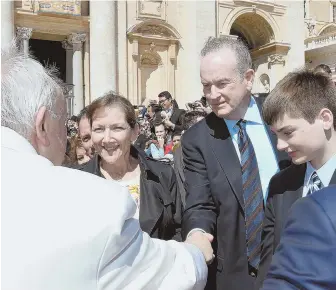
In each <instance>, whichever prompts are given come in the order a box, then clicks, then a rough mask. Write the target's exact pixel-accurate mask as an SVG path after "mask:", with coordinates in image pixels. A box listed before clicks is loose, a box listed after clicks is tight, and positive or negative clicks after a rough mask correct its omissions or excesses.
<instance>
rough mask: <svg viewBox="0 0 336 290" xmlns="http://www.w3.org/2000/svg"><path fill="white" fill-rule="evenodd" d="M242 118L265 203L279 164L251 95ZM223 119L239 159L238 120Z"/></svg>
mask: <svg viewBox="0 0 336 290" xmlns="http://www.w3.org/2000/svg"><path fill="white" fill-rule="evenodd" d="M244 120H245V121H246V131H247V134H248V136H249V137H250V140H251V142H252V144H253V148H254V151H255V154H256V158H257V162H258V167H259V174H260V181H261V186H262V191H263V195H264V201H265V203H266V200H267V195H268V186H269V182H270V180H271V178H272V176H273V175H274V174H276V173H277V172H278V171H279V166H278V163H277V159H276V156H275V152H274V149H273V146H272V143H271V140H270V138H269V136H268V134H267V131H266V128H265V124H264V122H263V120H262V118H261V114H260V112H259V108H258V105H257V103H256V102H255V100H254V98H253V97H251V101H250V104H249V106H248V108H247V111H246V113H245V116H244ZM224 121H225V123H226V125H227V127H228V130H229V132H230V135H231V138H232V141H233V145H234V147H235V149H236V152H237V155H238V158H239V161H241V156H240V151H239V147H238V139H237V138H238V131H239V129H238V128H237V126H236V124H237V122H238V121H239V120H225V119H224Z"/></svg>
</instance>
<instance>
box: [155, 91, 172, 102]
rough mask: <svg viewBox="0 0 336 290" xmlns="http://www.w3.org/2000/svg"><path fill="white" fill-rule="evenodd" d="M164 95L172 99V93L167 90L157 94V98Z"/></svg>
mask: <svg viewBox="0 0 336 290" xmlns="http://www.w3.org/2000/svg"><path fill="white" fill-rule="evenodd" d="M162 97H165V98H166V99H167V100H170V99H172V98H173V97H172V95H171V94H170V93H169V92H168V91H163V92H161V93H160V94H159V95H158V98H162Z"/></svg>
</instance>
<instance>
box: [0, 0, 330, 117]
mask: <svg viewBox="0 0 336 290" xmlns="http://www.w3.org/2000/svg"><path fill="white" fill-rule="evenodd" d="M335 5H336V1H335V4H333V1H328V0H326V1H319V0H310V1H309V0H304V1H286V0H284V1H277V0H262V1H261V0H253V1H249V0H225V1H224V0H207V1H169V0H136V1H134V0H132V1H27V0H23V1H15V2H12V1H1V18H2V20H1V42H2V45H3V44H5V43H7V42H9V41H10V40H11V39H12V37H13V36H15V35H16V36H17V37H18V38H19V39H20V40H21V45H22V49H23V50H24V51H26V52H28V49H29V47H30V44H29V43H30V42H32V40H34V39H35V40H43V41H53V42H59V43H62V47H63V49H64V53H65V55H66V58H65V62H66V64H65V67H66V74H65V77H64V80H65V81H66V82H67V83H68V84H73V95H74V98H73V105H71V107H72V110H73V113H75V114H76V113H78V112H79V110H80V109H81V108H82V107H83V106H85V105H87V104H89V103H90V102H91V101H92V100H94V99H95V98H97V97H99V96H101V95H102V94H103V93H105V92H106V91H108V90H114V91H118V92H120V93H121V94H123V95H124V96H127V97H128V98H129V99H130V101H131V102H132V103H133V104H142V103H146V102H147V101H148V100H149V99H154V98H156V96H157V95H158V93H159V92H161V91H163V90H168V91H170V92H171V94H172V95H173V96H174V97H175V98H176V100H177V102H178V103H179V105H180V106H181V107H184V104H185V103H187V102H189V101H194V100H196V99H199V98H200V97H201V96H202V88H201V84H200V79H199V53H200V50H201V48H202V46H203V44H204V42H205V41H206V39H207V38H208V37H209V36H219V35H226V36H229V37H241V38H242V39H244V41H245V42H246V44H247V45H248V46H249V48H250V51H251V54H252V58H253V63H254V68H255V71H256V78H255V83H254V88H253V91H254V92H255V93H265V92H269V90H271V89H272V88H273V87H274V86H275V84H276V83H277V82H278V81H279V80H280V79H281V78H282V77H283V76H284V75H286V74H287V73H288V72H290V71H292V70H293V69H296V68H298V67H302V66H304V65H305V63H307V65H308V66H310V67H314V66H315V65H317V64H319V63H325V64H328V65H330V66H331V67H332V69H333V74H334V76H335V63H336V61H335V52H336V49H335V45H336V24H335V23H334V22H335V13H336V8H335ZM42 46H43V44H42ZM37 57H38V56H37Z"/></svg>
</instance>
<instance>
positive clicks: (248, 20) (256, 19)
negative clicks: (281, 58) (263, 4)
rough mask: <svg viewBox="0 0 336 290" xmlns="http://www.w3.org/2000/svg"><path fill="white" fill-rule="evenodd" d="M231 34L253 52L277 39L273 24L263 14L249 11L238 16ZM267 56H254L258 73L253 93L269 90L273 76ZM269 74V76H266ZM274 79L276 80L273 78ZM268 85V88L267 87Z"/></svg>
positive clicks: (254, 66)
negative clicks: (271, 75)
mask: <svg viewBox="0 0 336 290" xmlns="http://www.w3.org/2000/svg"><path fill="white" fill-rule="evenodd" d="M230 35H235V36H237V37H238V38H240V39H241V40H243V41H244V42H245V44H246V45H247V47H248V48H249V49H250V51H251V55H252V57H253V52H254V51H258V50H259V49H260V48H261V47H263V46H266V45H268V44H270V43H272V42H274V40H275V36H274V32H273V29H272V27H271V25H270V24H269V23H268V22H267V21H266V20H265V18H263V17H262V16H260V15H258V14H256V13H253V12H248V13H244V14H242V15H240V16H238V17H237V18H236V19H235V21H234V22H233V24H232V26H231V28H230ZM266 62H267V59H265V57H263V56H262V57H254V58H253V68H254V69H255V72H256V75H255V79H254V85H253V90H252V91H253V93H266V91H267V92H269V88H270V85H271V77H270V71H269V69H270V68H269V67H267V65H265V63H266ZM265 76H267V78H265ZM273 81H274V80H273ZM266 86H268V88H266Z"/></svg>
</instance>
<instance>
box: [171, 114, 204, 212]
mask: <svg viewBox="0 0 336 290" xmlns="http://www.w3.org/2000/svg"><path fill="white" fill-rule="evenodd" d="M206 116H207V113H205V112H204V111H190V112H186V113H185V115H184V116H183V120H182V124H183V131H182V134H183V133H184V132H185V131H187V130H188V129H189V128H190V127H191V126H193V125H194V124H196V123H197V122H199V121H201V120H203V119H204V118H205V117H206ZM174 147H175V148H174V150H173V152H174V154H173V156H174V157H173V158H174V171H175V174H176V180H177V184H178V187H179V190H180V194H181V200H182V205H183V206H185V198H186V191H185V189H184V182H185V176H184V163H183V154H182V146H181V142H179V144H177V145H176V146H175V145H174Z"/></svg>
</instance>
